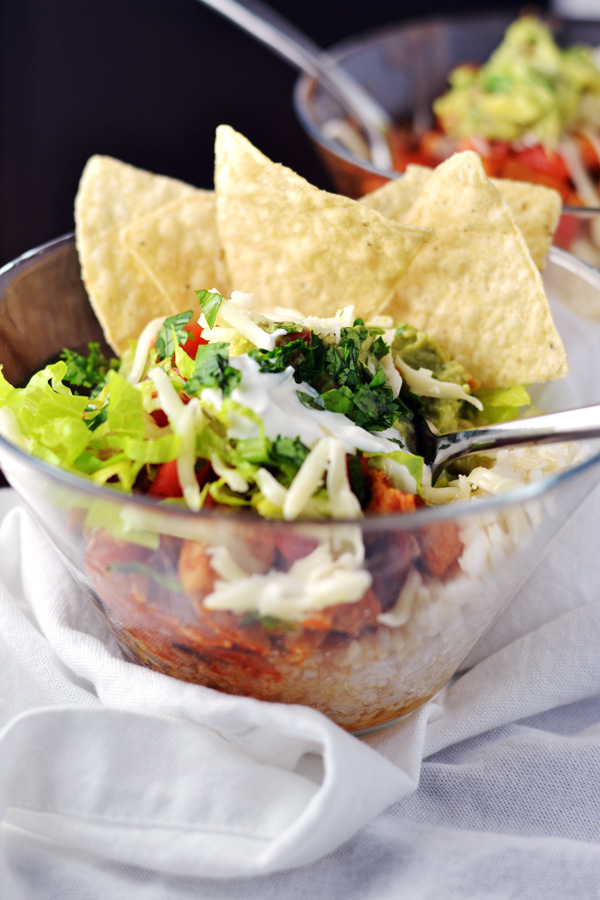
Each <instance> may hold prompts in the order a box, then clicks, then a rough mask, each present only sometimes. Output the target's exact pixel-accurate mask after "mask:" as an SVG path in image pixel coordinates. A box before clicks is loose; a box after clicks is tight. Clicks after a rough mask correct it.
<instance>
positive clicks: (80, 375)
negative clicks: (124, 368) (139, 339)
mask: <svg viewBox="0 0 600 900" xmlns="http://www.w3.org/2000/svg"><path fill="white" fill-rule="evenodd" d="M88 347H89V353H88V355H87V356H84V355H83V354H82V353H77V352H76V351H75V350H63V351H62V353H61V354H60V358H61V359H62V360H64V361H65V362H66V364H67V373H66V375H65V377H64V379H63V380H64V382H65V384H67V385H69V387H71V388H83V390H82V391H78V390H75V391H74V393H76V394H89V393H92V392H95V393H99V392H100V391H101V390H102V388H103V387H104V385H105V383H106V376H107V375H108V373H109V371H110V370H111V369H116V368H117V367H118V365H119V361H118V360H117V359H107V358H106V357H105V356H104V354H103V353H102V351H101V350H100V344H98V343H95V342H91V343H90V344H89V345H88Z"/></svg>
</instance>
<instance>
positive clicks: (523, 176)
mask: <svg viewBox="0 0 600 900" xmlns="http://www.w3.org/2000/svg"><path fill="white" fill-rule="evenodd" d="M500 177H501V178H511V179H512V180H513V181H529V182H531V183H532V184H543V185H545V187H549V188H554V190H555V191H558V193H559V194H560V195H561V197H562V199H563V201H565V200H566V198H567V197H568V195H569V194H570V193H571V186H570V184H569V182H568V180H566V179H557V178H555V177H554V176H552V175H551V174H549V173H547V172H543V171H542V170H541V169H534V168H531V166H527V165H525V163H523V162H521V160H519V159H516V158H515V157H512V156H509V157H508V159H506V160H505V161H504V163H503V164H502V171H501V172H500Z"/></svg>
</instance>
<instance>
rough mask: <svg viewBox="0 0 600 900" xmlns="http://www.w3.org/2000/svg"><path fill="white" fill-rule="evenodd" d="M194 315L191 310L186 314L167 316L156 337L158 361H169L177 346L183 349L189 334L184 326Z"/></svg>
mask: <svg viewBox="0 0 600 900" xmlns="http://www.w3.org/2000/svg"><path fill="white" fill-rule="evenodd" d="M193 315H194V313H193V312H192V310H191V309H188V310H187V311H186V312H182V313H177V315H175V316H169V318H168V319H165V321H164V322H163V323H162V325H161V327H160V331H159V332H158V334H157V336H156V342H155V347H156V352H157V354H158V358H159V359H169V358H170V357H171V356H173V354H174V353H175V346H176V344H179V346H180V347H183V345H184V344H185V342H186V341H187V339H188V338H189V336H190V335H189V332H187V331H186V328H185V326H186V325H187V324H188V323H189V321H190V319H191V318H192V316H193Z"/></svg>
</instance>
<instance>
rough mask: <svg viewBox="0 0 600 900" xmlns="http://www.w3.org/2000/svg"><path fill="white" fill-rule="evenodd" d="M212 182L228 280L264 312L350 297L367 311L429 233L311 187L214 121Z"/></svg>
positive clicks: (319, 307) (321, 311)
mask: <svg viewBox="0 0 600 900" xmlns="http://www.w3.org/2000/svg"><path fill="white" fill-rule="evenodd" d="M215 188H216V195H217V222H218V227H219V233H220V236H221V241H222V243H223V247H224V249H225V256H226V261H227V267H228V269H229V274H230V276H231V286H232V288H233V289H235V290H239V291H246V292H250V293H252V294H253V295H254V300H255V305H256V308H257V309H261V310H265V311H270V310H273V309H274V308H276V307H278V306H279V307H281V306H284V307H290V308H295V309H298V310H300V311H301V312H302V313H303V314H304V315H318V316H332V315H334V314H335V313H336V311H337V310H338V309H339V308H340V307H343V306H349V305H351V304H355V305H356V306H357V308H358V309H360V313H361V315H365V316H366V315H370V314H371V313H372V312H374V311H376V310H377V309H379V308H380V307H381V306H382V305H383V304H384V303H385V302H387V301H388V300H389V299H390V298H391V297H392V296H393V294H394V291H395V290H396V288H397V286H398V283H399V281H400V279H401V277H402V275H403V274H404V272H406V270H407V269H408V267H409V266H410V264H411V262H412V260H413V259H414V258H415V256H416V255H417V253H418V252H419V251H420V250H421V248H422V247H423V245H424V244H426V242H427V241H428V240H430V238H431V237H432V233H431V231H430V230H429V229H423V228H417V227H414V226H409V225H401V224H399V223H396V222H391V221H390V220H388V219H386V218H385V217H384V216H382V215H381V214H380V213H378V212H375V211H373V210H369V209H368V208H367V207H365V206H364V205H363V204H360V203H358V202H357V201H355V200H349V199H348V198H347V197H341V196H338V195H336V194H330V193H327V192H326V191H320V190H319V189H318V188H316V187H314V186H313V185H310V184H309V183H308V182H307V181H305V180H304V179H303V178H301V177H300V176H299V175H296V173H295V172H292V171H291V170H290V169H287V168H285V167H284V166H282V165H279V164H277V163H273V162H271V161H270V160H269V159H267V157H266V156H263V154H262V153H260V152H259V151H258V150H257V149H256V148H255V147H253V146H252V144H251V143H250V142H249V141H248V140H246V138H244V137H243V136H242V135H240V134H238V133H237V132H235V131H234V130H233V129H232V128H230V127H228V126H225V125H222V126H220V127H219V128H218V129H217V140H216V149H215Z"/></svg>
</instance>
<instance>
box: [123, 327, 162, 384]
mask: <svg viewBox="0 0 600 900" xmlns="http://www.w3.org/2000/svg"><path fill="white" fill-rule="evenodd" d="M166 318H167V316H159V318H157V319H152V321H151V322H148V324H147V325H146V327H145V328H144V330H143V331H142V333H141V334H140V337H139V340H138V342H137V347H136V348H135V356H134V357H133V363H132V364H131V371H130V373H129V375H128V376H127V381H128V382H129V384H138V383H139V382H140V380H141V378H142V375H143V374H144V369H145V368H146V360H147V359H148V353H149V352H150V347H151V346H152V341H153V340H154V339H155V337H156V335H157V334H158V332H159V331H160V329H161V327H162V325H163V322H164V321H165V319H166Z"/></svg>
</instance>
